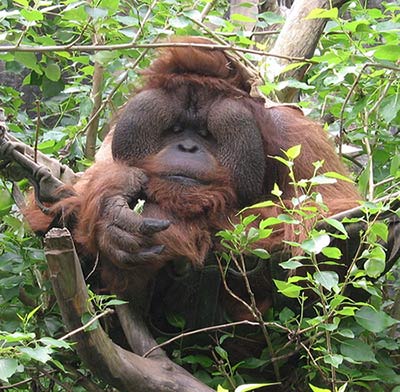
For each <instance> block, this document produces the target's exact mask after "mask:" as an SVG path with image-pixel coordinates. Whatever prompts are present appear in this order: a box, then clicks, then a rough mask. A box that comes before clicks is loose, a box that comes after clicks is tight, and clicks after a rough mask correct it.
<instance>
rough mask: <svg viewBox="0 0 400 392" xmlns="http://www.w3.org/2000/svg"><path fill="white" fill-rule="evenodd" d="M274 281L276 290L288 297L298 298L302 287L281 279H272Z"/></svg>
mask: <svg viewBox="0 0 400 392" xmlns="http://www.w3.org/2000/svg"><path fill="white" fill-rule="evenodd" d="M274 283H275V285H276V287H277V288H278V291H279V292H280V293H282V294H283V295H284V296H286V297H288V298H298V297H299V296H300V293H301V291H302V290H303V287H301V286H298V285H296V284H293V283H288V282H285V281H283V280H277V279H274Z"/></svg>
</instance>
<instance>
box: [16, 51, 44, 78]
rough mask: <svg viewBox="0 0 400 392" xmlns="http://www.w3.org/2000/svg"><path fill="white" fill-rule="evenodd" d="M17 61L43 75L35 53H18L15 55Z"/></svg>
mask: <svg viewBox="0 0 400 392" xmlns="http://www.w3.org/2000/svg"><path fill="white" fill-rule="evenodd" d="M15 60H16V61H18V62H19V63H21V64H23V65H25V67H27V68H29V69H33V70H34V71H35V72H36V73H37V74H39V75H42V74H43V72H42V69H41V68H40V67H39V65H38V61H37V58H36V56H35V54H34V53H30V52H17V53H15Z"/></svg>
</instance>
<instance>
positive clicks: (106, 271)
mask: <svg viewBox="0 0 400 392" xmlns="http://www.w3.org/2000/svg"><path fill="white" fill-rule="evenodd" d="M192 42H194V43H209V41H208V40H202V39H198V38H197V39H192ZM144 75H145V78H146V83H145V85H144V87H143V88H142V90H146V89H150V88H163V89H165V90H167V91H178V90H179V88H180V87H181V86H185V85H186V84H187V83H189V82H190V83H191V84H193V85H198V86H202V87H206V88H207V89H208V90H209V94H210V98H213V99H215V97H218V96H220V95H222V96H224V97H231V98H234V99H236V98H238V97H240V98H241V99H242V100H243V103H244V104H245V105H246V106H247V107H248V108H249V109H250V110H251V112H252V113H253V115H254V118H255V120H256V123H257V125H258V127H259V129H260V131H261V133H262V137H263V142H264V151H265V156H266V159H267V162H270V163H271V165H272V162H273V158H270V157H269V156H271V155H279V154H280V153H281V151H280V149H288V148H290V147H292V146H293V145H297V144H301V145H302V152H301V155H300V157H299V158H298V159H297V160H296V164H295V173H296V176H297V178H298V179H301V178H309V177H311V176H312V172H313V165H312V163H313V162H315V161H317V160H324V161H325V164H324V171H336V172H339V173H341V174H347V173H346V170H345V168H344V167H343V165H342V163H341V162H340V160H339V158H338V157H337V155H336V154H335V152H334V149H333V148H332V146H331V144H330V142H329V141H328V140H327V137H326V135H325V133H324V132H323V130H322V129H321V128H320V127H319V126H318V125H317V124H315V123H314V122H312V121H311V120H309V119H307V118H306V117H304V116H303V115H302V113H301V112H300V111H299V110H297V109H294V108H291V107H284V106H282V107H274V108H268V109H266V108H264V106H263V103H262V102H260V101H259V100H256V99H254V98H251V97H250V95H249V92H250V84H249V81H248V80H247V79H246V77H245V76H244V74H243V72H242V71H241V69H240V68H239V67H237V65H235V64H234V63H232V62H231V61H230V60H229V59H228V58H227V57H226V56H225V54H224V53H223V52H222V51H218V50H216V51H208V50H204V49H203V50H202V49H197V48H170V49H166V50H164V51H163V54H162V55H161V56H160V57H159V58H158V59H157V60H156V61H155V62H154V63H153V64H152V66H151V67H150V68H149V69H148V70H147V71H145V72H144ZM283 131H284V132H283ZM283 133H284V136H282V134H283ZM132 162H133V163H134V166H135V167H136V168H135V167H132V166H133V163H132ZM132 162H129V165H128V164H126V163H121V162H115V161H112V160H107V161H106V162H99V163H96V164H95V165H94V166H93V167H92V168H91V169H89V170H88V172H87V173H86V174H85V175H84V177H83V179H82V180H81V181H80V182H79V183H78V185H77V186H76V187H75V188H76V191H77V194H76V196H73V197H70V198H68V199H66V200H63V201H61V202H59V203H57V204H56V205H55V206H53V216H55V215H57V214H60V212H61V213H62V214H65V216H66V219H67V216H68V215H70V214H71V213H72V212H73V213H74V214H75V215H76V217H77V224H76V227H74V228H73V235H74V238H75V241H76V242H77V243H78V244H79V245H80V247H81V248H82V249H83V252H84V253H85V254H87V255H90V256H91V257H92V258H93V259H95V258H96V255H97V253H98V252H100V268H101V269H102V277H103V280H104V282H103V285H107V286H108V287H109V288H111V289H112V290H113V291H114V292H117V293H119V294H121V295H126V296H129V295H130V294H129V293H130V291H131V289H132V288H134V290H133V291H136V292H137V290H138V289H140V288H144V287H145V286H146V284H147V282H148V279H151V278H152V277H153V276H154V275H155V273H156V272H157V271H158V270H159V269H160V268H161V267H162V266H163V265H165V263H167V262H168V261H170V260H175V259H181V260H187V261H188V262H190V263H193V264H194V265H196V266H201V264H202V263H203V261H204V259H205V257H206V255H207V254H208V253H209V252H210V251H212V250H215V249H216V248H217V247H218V244H217V241H216V240H215V238H214V234H215V232H216V231H218V230H221V229H224V228H227V227H229V226H230V223H229V220H230V219H232V220H234V219H236V218H235V214H236V213H237V211H238V209H239V208H240V200H237V195H236V192H235V190H234V188H233V186H232V185H231V182H232V178H231V176H230V173H229V172H228V171H227V170H226V169H225V168H223V167H222V166H221V165H219V164H218V163H217V165H218V167H219V169H218V170H217V171H216V173H214V175H213V178H210V185H208V186H207V187H204V188H202V189H201V192H197V191H194V190H193V188H190V189H189V190H188V189H187V188H183V187H180V186H177V185H176V184H174V183H170V182H168V181H165V180H162V179H160V178H159V177H158V176H157V175H158V174H159V173H160V170H161V171H162V170H163V168H162V167H160V164H159V162H157V160H156V158H155V157H154V156H152V155H150V156H148V157H147V158H145V159H144V160H142V161H135V160H134V158H133V159H132ZM274 165H275V166H276V162H274ZM275 166H274V167H275ZM143 173H145V174H146V176H147V177H148V182H147V183H146V184H147V185H146V187H147V188H146V189H147V192H148V195H149V200H148V202H147V203H146V205H145V209H144V212H143V216H145V217H154V218H159V219H169V220H171V221H172V224H171V226H170V227H169V228H168V229H166V230H163V231H160V232H157V233H155V234H154V235H153V236H152V241H151V244H152V245H157V244H160V245H165V246H166V249H165V250H164V252H162V255H161V256H160V257H159V258H157V261H156V262H154V263H149V264H147V265H139V266H132V268H131V270H129V268H130V267H126V266H124V265H121V264H120V263H119V262H118V260H109V259H108V258H107V255H106V252H104V250H105V249H106V248H107V246H109V245H108V243H107V237H106V236H105V235H104V232H106V228H105V226H106V225H108V222H107V221H105V219H104V216H103V215H102V213H103V209H104V203H105V201H106V200H107V199H108V198H110V197H113V196H116V195H123V194H125V193H126V189H127V188H129V187H135V186H136V185H137V184H135V181H138V180H137V179H138V178H139V177H140V176H142V175H143ZM267 175H270V178H266V179H265V182H266V183H268V184H269V186H268V188H269V189H272V186H273V184H274V183H276V182H277V183H278V185H279V187H280V189H281V190H282V191H283V195H284V198H285V199H287V200H290V198H291V197H293V190H292V187H291V186H290V185H289V184H288V179H287V172H286V169H285V167H284V166H283V165H282V167H279V169H278V173H275V172H274V171H270V172H269V171H267ZM318 190H319V191H320V192H321V194H322V195H323V198H324V202H325V204H326V205H327V206H328V207H329V210H330V211H329V214H334V213H336V212H339V211H342V210H345V209H348V208H351V207H354V206H355V205H357V200H358V199H359V198H360V197H359V195H358V193H357V191H356V189H355V188H354V186H353V185H352V184H349V183H347V182H344V181H339V182H338V183H337V184H333V185H326V186H325V185H324V186H319V187H318ZM264 198H265V199H268V198H271V196H270V195H269V194H265V195H264ZM256 201H257V200H256ZM250 212H251V213H254V211H250ZM257 212H258V213H259V214H260V218H265V217H268V216H274V215H277V214H278V213H279V211H278V210H277V209H276V208H268V209H263V210H258V211H257ZM25 214H26V216H27V218H28V221H29V222H30V224H31V226H32V228H33V229H34V230H35V231H41V232H45V231H46V230H47V228H48V227H49V225H50V223H51V221H52V220H53V216H51V217H49V216H46V215H44V214H42V213H41V211H39V210H38V209H37V208H36V207H32V208H30V209H29V210H27V211H26V212H25ZM61 222H62V219H61ZM99 233H103V234H99ZM296 235H297V234H295V233H294V232H293V230H290V228H288V226H285V228H280V229H277V230H276V232H275V233H274V234H273V236H272V237H271V238H270V239H268V240H267V241H265V243H264V245H265V246H266V247H267V248H268V249H271V248H273V247H276V246H281V244H282V240H284V239H293V238H294V237H296ZM127 269H128V271H127ZM260 300H261V302H263V299H260ZM264 303H268V300H266V301H264Z"/></svg>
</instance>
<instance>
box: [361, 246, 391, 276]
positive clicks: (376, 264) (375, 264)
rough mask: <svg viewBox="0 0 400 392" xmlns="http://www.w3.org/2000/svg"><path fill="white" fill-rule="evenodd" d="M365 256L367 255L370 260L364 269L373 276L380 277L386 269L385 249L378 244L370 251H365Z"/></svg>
mask: <svg viewBox="0 0 400 392" xmlns="http://www.w3.org/2000/svg"><path fill="white" fill-rule="evenodd" d="M363 256H367V257H368V260H367V261H366V262H365V263H364V269H365V272H366V273H367V275H368V276H369V277H371V278H377V277H379V276H380V275H381V274H382V272H383V271H384V270H385V265H386V254H385V252H384V250H383V249H382V248H381V247H380V246H377V247H375V248H374V249H372V250H371V251H370V252H367V253H366V252H363Z"/></svg>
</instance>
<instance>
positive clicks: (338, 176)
mask: <svg viewBox="0 0 400 392" xmlns="http://www.w3.org/2000/svg"><path fill="white" fill-rule="evenodd" d="M324 176H325V177H329V178H336V179H337V180H342V181H346V182H350V183H352V184H353V183H354V181H353V180H352V179H351V178H348V177H346V176H344V175H343V174H339V173H336V172H326V173H324Z"/></svg>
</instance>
